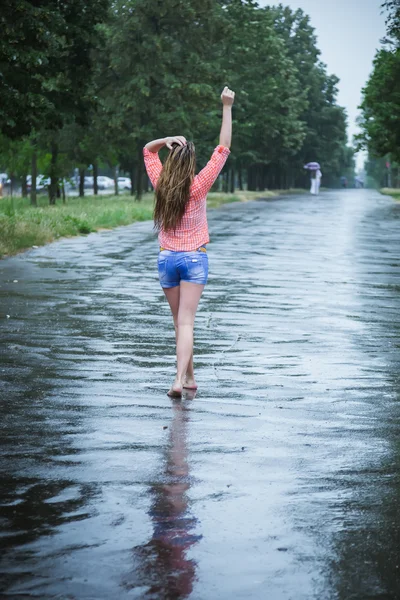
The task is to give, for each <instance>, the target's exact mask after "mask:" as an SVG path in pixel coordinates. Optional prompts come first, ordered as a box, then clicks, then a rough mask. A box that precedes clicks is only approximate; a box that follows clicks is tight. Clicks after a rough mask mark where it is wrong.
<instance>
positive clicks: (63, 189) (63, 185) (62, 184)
mask: <svg viewBox="0 0 400 600" xmlns="http://www.w3.org/2000/svg"><path fill="white" fill-rule="evenodd" d="M61 195H62V202H63V204H66V200H65V183H64V177H63V178H62V180H61Z"/></svg>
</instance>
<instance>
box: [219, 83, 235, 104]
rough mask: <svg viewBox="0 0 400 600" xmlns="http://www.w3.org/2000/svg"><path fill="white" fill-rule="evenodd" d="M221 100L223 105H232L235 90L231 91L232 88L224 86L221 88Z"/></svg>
mask: <svg viewBox="0 0 400 600" xmlns="http://www.w3.org/2000/svg"><path fill="white" fill-rule="evenodd" d="M221 100H222V104H223V105H224V106H232V104H233V102H234V100H235V92H232V90H230V89H229V88H228V87H227V86H225V87H224V89H223V90H222V94H221Z"/></svg>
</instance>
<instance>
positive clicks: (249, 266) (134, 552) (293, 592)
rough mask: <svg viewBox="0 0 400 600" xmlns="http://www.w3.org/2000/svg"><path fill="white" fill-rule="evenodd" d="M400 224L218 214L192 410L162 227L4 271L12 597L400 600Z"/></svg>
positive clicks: (99, 238)
mask: <svg viewBox="0 0 400 600" xmlns="http://www.w3.org/2000/svg"><path fill="white" fill-rule="evenodd" d="M397 216H398V215H397V212H396V211H393V210H392V205H391V201H390V200H389V199H387V198H384V199H382V197H381V196H379V195H377V194H375V193H374V192H367V191H359V192H352V191H348V192H345V193H332V194H324V195H323V196H321V197H320V198H319V199H318V201H316V200H314V199H310V198H307V197H299V198H290V199H287V200H278V201H274V202H273V203H249V204H246V205H235V206H232V207H230V209H229V210H217V211H215V212H212V213H210V229H211V233H212V238H213V242H212V244H210V253H209V254H210V266H211V273H210V283H209V286H208V287H207V289H206V292H205V295H204V298H203V300H202V304H201V308H200V311H199V314H198V319H197V327H196V356H197V371H198V380H199V383H200V390H199V393H198V395H197V397H196V398H195V399H185V400H184V401H182V402H171V401H170V400H169V399H168V398H167V396H166V395H165V392H166V391H167V389H168V384H169V383H170V380H171V379H172V375H173V366H174V357H173V331H172V326H171V318H170V315H169V312H168V307H167V305H166V302H165V301H164V300H163V295H162V293H161V290H160V289H159V287H158V282H157V272H156V255H155V252H156V243H155V242H153V241H152V237H151V235H150V231H151V224H146V223H141V224H139V225H138V226H132V227H127V228H121V229H119V230H117V231H114V232H104V233H102V234H98V235H90V236H88V237H86V238H79V239H71V240H63V241H61V242H59V243H57V244H53V245H51V246H48V247H46V248H40V249H38V250H35V251H33V252H30V253H29V254H28V255H27V256H19V257H16V258H14V259H8V260H6V261H2V263H1V265H0V267H1V268H0V302H1V311H0V313H1V314H2V315H3V313H4V314H9V315H10V318H9V319H4V320H2V322H1V323H2V336H3V337H2V339H3V342H4V344H3V346H2V350H1V361H0V372H1V382H0V390H1V395H2V402H1V405H0V411H1V413H0V423H1V440H2V461H1V477H2V485H1V491H0V503H1V513H0V514H1V523H2V535H1V538H0V548H1V558H0V570H1V573H2V575H1V576H0V582H1V585H0V589H1V591H2V593H3V594H5V597H7V598H13V597H19V598H21V597H25V596H26V597H28V596H32V595H35V596H36V597H39V598H41V599H43V600H46V599H47V598H53V597H60V594H61V595H63V594H64V595H65V596H67V595H68V597H71V598H79V599H80V600H81V599H86V598H87V599H89V598H90V599H92V598H96V600H102V599H103V598H104V599H107V600H108V599H109V598H121V599H124V598H147V599H157V600H158V599H159V598H171V599H172V598H192V599H198V600H203V599H204V598H216V597H218V598H227V599H228V598H229V599H231V598H246V599H249V598H254V599H260V600H264V598H265V597H266V593H268V598H270V599H271V600H281V599H282V600H289V599H291V598H296V600H310V599H312V598H315V599H316V600H317V599H318V600H320V599H321V598H324V600H325V599H327V600H328V599H330V598H332V600H333V599H342V600H348V598H350V597H351V598H353V599H355V600H365V598H366V597H368V598H388V599H391V598H393V599H394V598H397V597H398V596H400V588H399V580H398V564H399V560H400V557H399V544H398V539H399V527H400V526H399V523H400V514H399V511H400V508H399V506H400V503H399V491H398V490H399V487H398V473H399V467H400V464H399V462H400V458H399V457H400V452H399V446H398V441H397V439H398V430H399V429H398V427H399V408H398V407H399V402H398V400H399V391H400V380H399V377H398V373H399V354H398V345H399V330H400V323H399V316H398V315H399V314H400V311H399V308H400V306H399V305H400V300H399V296H398V294H397V287H398V285H399V282H398V277H399V273H398V267H397V266H396V265H397V259H398V231H397ZM244 217H245V220H246V223H247V225H246V228H245V229H244V228H243V227H242V226H240V225H241V223H242V221H243V218H244ZM121 257H123V259H124V260H123V261H121V260H119V259H120V258H121ZM116 259H117V260H116ZM71 266H73V271H72V272H71V271H70V267H71ZM15 279H17V280H18V284H14V285H10V281H13V280H15Z"/></svg>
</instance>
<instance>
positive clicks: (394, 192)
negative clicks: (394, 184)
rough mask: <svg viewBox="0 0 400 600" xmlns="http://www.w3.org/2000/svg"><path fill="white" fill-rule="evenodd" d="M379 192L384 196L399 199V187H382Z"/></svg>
mask: <svg viewBox="0 0 400 600" xmlns="http://www.w3.org/2000/svg"><path fill="white" fill-rule="evenodd" d="M381 194H384V195H385V196H392V198H394V199H395V200H400V189H399V188H382V189H381Z"/></svg>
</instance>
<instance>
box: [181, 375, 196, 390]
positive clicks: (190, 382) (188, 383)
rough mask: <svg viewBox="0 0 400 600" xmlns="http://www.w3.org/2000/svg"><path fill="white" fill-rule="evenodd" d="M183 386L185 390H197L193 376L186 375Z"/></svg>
mask: <svg viewBox="0 0 400 600" xmlns="http://www.w3.org/2000/svg"><path fill="white" fill-rule="evenodd" d="M183 387H184V388H185V390H197V383H196V381H195V379H194V377H186V378H185V383H184V384H183Z"/></svg>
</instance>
